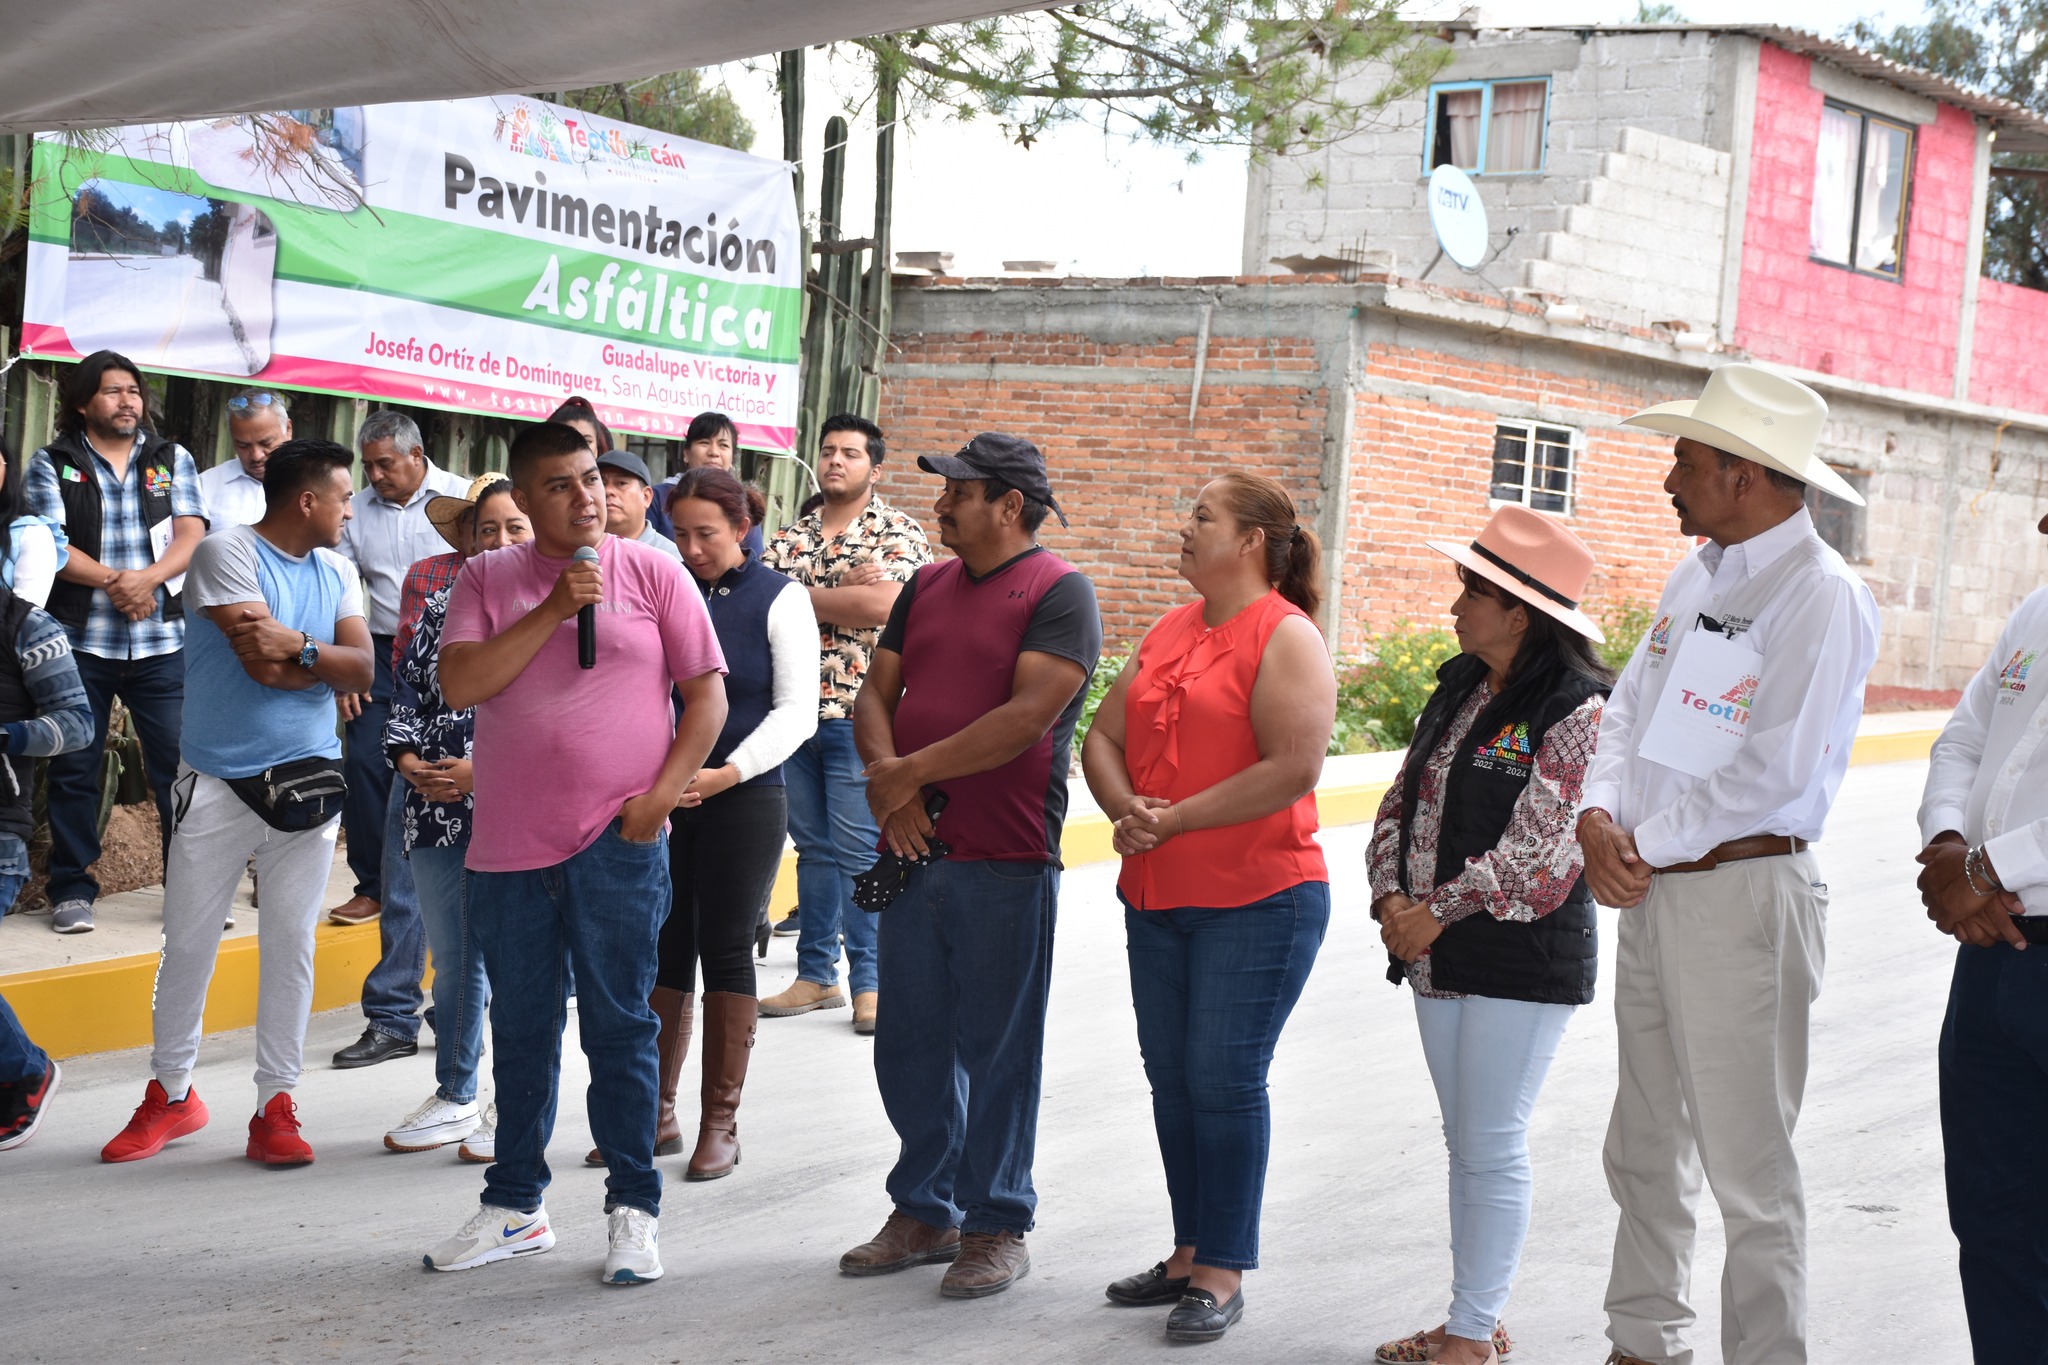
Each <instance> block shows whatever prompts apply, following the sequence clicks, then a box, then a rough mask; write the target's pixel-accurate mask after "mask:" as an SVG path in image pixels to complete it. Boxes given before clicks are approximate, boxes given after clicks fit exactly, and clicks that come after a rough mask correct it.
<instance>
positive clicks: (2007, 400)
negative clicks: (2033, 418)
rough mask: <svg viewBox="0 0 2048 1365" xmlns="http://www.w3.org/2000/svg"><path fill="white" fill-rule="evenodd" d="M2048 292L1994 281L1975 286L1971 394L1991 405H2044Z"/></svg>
mask: <svg viewBox="0 0 2048 1365" xmlns="http://www.w3.org/2000/svg"><path fill="white" fill-rule="evenodd" d="M2043 357H2048V293H2043V292H2042V291H2041V290H2039V289H2026V288H2022V287H2021V286H2019V285H2016V284H2003V283H2001V282H1999V281H1997V280H1983V281H1980V282H1979V283H1978V286H1977V335H1976V339H1975V341H1974V343H1973V344H1972V346H1971V349H1970V398H1971V401H1973V402H1977V403H1989V404H1991V405H1992V406H1993V407H2000V408H2019V409H2021V410H2023V411H2026V412H2040V411H2041V410H2042V409H2043V408H2048V379H2044V377H2043V370H2042V359H2043Z"/></svg>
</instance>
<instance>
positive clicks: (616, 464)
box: [597, 450, 654, 488]
mask: <svg viewBox="0 0 2048 1365" xmlns="http://www.w3.org/2000/svg"><path fill="white" fill-rule="evenodd" d="M597 467H598V468H599V469H616V470H618V471H619V472H620V473H622V474H631V475H632V476H633V477H634V478H636V479H638V480H640V482H642V483H644V484H646V485H647V486H648V487H649V488H652V487H654V479H653V477H652V476H651V475H649V474H648V472H647V461H645V460H643V459H641V458H640V457H639V456H638V455H635V454H634V453H633V452H632V451H630V450H607V451H606V452H605V453H604V454H602V455H600V456H598V457H597Z"/></svg>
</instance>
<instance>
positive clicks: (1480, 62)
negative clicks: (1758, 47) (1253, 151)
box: [1243, 30, 1729, 320]
mask: <svg viewBox="0 0 2048 1365" xmlns="http://www.w3.org/2000/svg"><path fill="white" fill-rule="evenodd" d="M1727 41H1729V40H1726V39H1723V38H1722V37H1720V36H1719V35H1716V34H1713V33H1677V32H1665V33H1600V34H1594V35H1592V36H1590V37H1587V38H1584V39H1581V38H1580V37H1579V36H1578V35H1576V34H1566V33H1532V32H1528V31H1524V30H1482V31H1480V32H1478V33H1473V34H1459V35H1458V37H1457V42H1456V44H1455V51H1454V56H1453V59H1452V61H1451V64H1450V65H1449V66H1448V67H1447V68H1446V69H1445V70H1444V71H1443V73H1442V74H1441V75H1440V76H1439V77H1438V80H1440V81H1458V80H1476V79H1493V78H1498V77H1515V76H1530V77H1535V76H1548V77H1549V78H1550V104H1549V111H1548V118H1547V124H1546V127H1545V133H1544V136H1545V160H1544V170H1543V172H1542V173H1541V174H1534V175H1509V176H1480V177H1478V184H1479V193H1480V198H1481V199H1482V200H1483V201H1484V202H1485V204H1486V208H1487V214H1488V221H1489V224H1490V226H1491V228H1492V231H1493V239H1494V244H1495V245H1496V246H1500V245H1501V244H1502V243H1503V242H1506V243H1507V244H1506V246H1505V249H1504V250H1503V251H1502V253H1501V256H1500V258H1499V262H1498V265H1497V266H1496V267H1492V268H1489V269H1487V270H1486V272H1485V274H1486V276H1487V277H1488V278H1489V279H1492V280H1494V281H1496V282H1497V283H1500V284H1513V283H1518V282H1520V267H1521V266H1522V265H1523V264H1524V263H1525V262H1528V261H1532V260H1536V259H1539V258H1540V257H1541V251H1540V249H1539V247H1538V241H1539V239H1540V238H1541V237H1542V236H1543V235H1544V234H1545V233H1549V232H1554V231H1556V230H1558V229H1560V228H1562V227H1563V226H1564V216H1565V211H1566V210H1567V209H1569V208H1571V207H1572V206H1574V205H1577V204H1580V203H1583V202H1584V200H1585V194H1586V187H1587V185H1588V184H1589V183H1590V182H1592V181H1593V180H1594V179H1595V178H1596V177H1597V176H1598V175H1599V174H1600V170H1601V162H1602V160H1603V158H1605V157H1607V156H1608V155H1610V154H1612V153H1613V152H1615V150H1616V149H1617V147H1618V146H1619V145H1620V140H1621V137H1622V134H1623V130H1624V129H1629V128H1634V129H1640V130H1643V131H1646V132H1650V133H1654V134H1657V135H1660V136H1662V137H1666V138H1672V139H1677V140H1679V141H1683V142H1688V143H1693V144H1698V145H1703V146H1712V147H1714V148H1717V149H1719V150H1721V151H1726V150H1727V140H1726V133H1725V129H1724V127H1723V125H1725V124H1726V119H1725V117H1722V118H1721V119H1719V120H1718V122H1717V119H1716V112H1717V109H1720V108H1721V106H1723V105H1725V104H1726V102H1727V99H1728V95H1727V92H1726V89H1725V87H1726V86H1727V85H1728V83H1729V80H1728V74H1727V72H1726V70H1725V67H1726V63H1720V62H1717V61H1716V55H1715V54H1716V49H1717V46H1720V45H1725V44H1726V42H1727ZM1383 81H1384V72H1383V71H1382V70H1380V69H1378V68H1370V67H1368V68H1361V69H1360V70H1359V71H1358V72H1357V73H1355V74H1354V75H1352V76H1350V77H1348V78H1347V79H1346V80H1345V82H1343V83H1342V85H1341V86H1340V97H1342V98H1346V99H1350V100H1353V101H1359V100H1363V99H1364V98H1366V97H1367V96H1369V95H1370V94H1371V93H1372V92H1373V91H1374V90H1376V89H1378V88H1379V86H1380V85H1381V84H1382V83H1383ZM1428 109H1429V101H1428V97H1427V95H1426V94H1419V95H1415V96H1413V97H1411V98H1409V99H1405V100H1400V101H1396V102H1395V103H1393V104H1391V105H1389V106H1388V107H1387V108H1386V109H1385V110H1384V111H1383V112H1382V113H1381V114H1380V115H1379V116H1378V117H1377V118H1376V119H1375V120H1374V121H1373V122H1372V123H1371V124H1370V125H1369V126H1368V127H1365V128H1363V129H1361V130H1359V131H1358V132H1357V133H1354V134H1353V135H1352V136H1351V137H1349V138H1347V139H1345V140H1344V141H1342V142H1339V143H1337V144H1334V145H1333V146H1331V147H1328V148H1325V149H1323V150H1321V151H1318V152H1314V153H1309V154H1305V155H1302V156H1297V157H1290V158H1287V159H1285V160H1281V161H1278V162H1275V163H1272V164H1270V165H1268V166H1265V167H1263V168H1260V169H1258V170H1257V171H1256V172H1255V174H1254V175H1253V177H1252V187H1251V200H1252V201H1251V202H1250V203H1249V204H1248V205H1247V209H1246V217H1245V249H1244V261H1243V269H1244V272H1245V273H1246V274H1248V275H1250V274H1261V275H1262V274H1265V273H1267V272H1268V271H1270V270H1272V269H1273V268H1274V267H1273V266H1272V265H1271V264H1270V261H1271V260H1272V258H1274V257H1278V256H1289V255H1294V254H1297V253H1298V254H1304V255H1310V256H1313V255H1319V254H1321V255H1335V254H1336V253H1337V252H1338V251H1339V250H1341V249H1345V248H1349V247H1355V246H1357V245H1359V243H1360V242H1361V241H1362V242H1363V244H1364V247H1365V249H1366V250H1368V251H1392V252H1393V253H1394V254H1395V257H1396V264H1397V268H1398V271H1399V273H1401V274H1403V275H1408V276H1415V275H1419V274H1420V273H1421V272H1422V270H1423V268H1424V267H1426V266H1427V265H1428V264H1429V262H1430V258H1431V257H1432V256H1434V255H1435V254H1436V240H1435V238H1434V237H1433V236H1432V235H1431V233H1430V228H1429V215H1428V208H1427V204H1426V195H1425V190H1426V185H1427V180H1428V167H1427V166H1426V165H1425V164H1424V157H1425V154H1426V151H1427V147H1428V129H1427V128H1426V126H1425V124H1426V123H1427V120H1428ZM1723 112H1725V111H1723ZM1509 227H1519V228H1520V229H1521V231H1520V232H1519V233H1518V234H1516V236H1515V238H1514V239H1513V240H1512V241H1508V240H1507V238H1506V230H1507V229H1508V228H1509ZM1431 278H1433V279H1438V278H1440V279H1442V280H1444V281H1455V280H1456V279H1457V271H1456V269H1455V267H1452V266H1450V265H1448V264H1446V265H1440V266H1439V267H1438V268H1437V274H1436V275H1434V276H1432V277H1431ZM1710 320H1711V319H1710Z"/></svg>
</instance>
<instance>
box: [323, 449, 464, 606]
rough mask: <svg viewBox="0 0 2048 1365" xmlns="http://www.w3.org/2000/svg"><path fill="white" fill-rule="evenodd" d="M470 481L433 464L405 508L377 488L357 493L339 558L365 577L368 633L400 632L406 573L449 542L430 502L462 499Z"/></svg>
mask: <svg viewBox="0 0 2048 1365" xmlns="http://www.w3.org/2000/svg"><path fill="white" fill-rule="evenodd" d="M469 482H470V481H469V480H468V479H465V478H463V477H462V476H461V475H460V474H451V473H449V472H448V471H447V470H445V469H439V468H436V467H435V465H434V462H433V461H432V460H429V461H427V473H426V477H425V478H423V479H421V480H420V486H419V487H418V488H416V489H414V490H413V495H412V496H411V497H410V498H407V499H406V500H405V501H404V502H403V503H396V502H387V501H385V500H384V499H383V498H382V497H380V496H379V495H378V493H377V490H376V489H374V488H359V489H357V490H356V494H355V497H353V498H352V499H350V500H349V509H350V511H352V512H353V513H354V515H353V516H352V517H350V518H349V522H348V524H347V525H346V526H344V527H343V528H342V532H341V553H342V555H343V556H344V557H345V558H346V559H347V560H348V561H349V562H350V563H351V564H353V565H355V566H356V572H357V573H358V574H360V575H361V576H362V580H363V592H364V593H365V595H366V596H367V599H368V601H367V603H366V605H367V606H368V607H369V609H370V634H372V635H396V634H397V633H398V598H399V594H400V592H401V591H402V590H403V589H404V587H405V571H406V570H407V569H410V568H411V567H412V566H413V565H414V564H415V563H417V562H418V561H420V560H422V559H425V558H426V557H427V556H429V555H442V554H446V553H448V542H447V541H445V540H443V539H442V538H441V533H440V532H439V531H436V530H435V529H434V524H433V523H432V522H430V521H428V520H427V499H428V498H431V497H434V496H435V495H437V494H442V493H445V494H447V495H448V496H450V497H456V498H459V497H462V496H464V495H466V494H467V493H468V492H469Z"/></svg>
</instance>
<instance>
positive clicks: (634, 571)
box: [425, 422, 726, 1284]
mask: <svg viewBox="0 0 2048 1365" xmlns="http://www.w3.org/2000/svg"><path fill="white" fill-rule="evenodd" d="M509 466H510V474H511V478H512V484H513V497H514V500H515V501H516V502H517V503H518V504H519V507H520V509H521V510H522V511H524V512H525V513H526V515H527V517H528V518H529V519H530V520H531V522H532V523H533V534H534V538H533V539H532V540H531V541H529V542H528V543H526V544H524V545H514V546H508V547H507V548H505V549H502V550H496V551H493V552H491V553H490V554H487V555H480V556H478V557H476V558H474V559H471V560H469V561H468V562H467V563H465V564H464V566H463V569H462V574H461V577H459V578H458V579H457V580H456V583H455V587H454V590H453V593H452V595H451V597H450V599H449V604H448V620H447V626H446V628H445V630H444V632H443V634H442V637H441V639H442V643H441V663H440V670H441V691H442V695H443V696H444V697H445V698H446V699H447V702H448V704H449V705H450V706H451V707H455V708H461V707H467V706H474V707H475V708H476V738H475V744H474V749H473V757H472V763H473V771H474V773H475V778H476V812H475V820H476V824H475V829H474V832H473V834H472V836H471V840H470V846H469V857H468V867H469V870H470V872H471V874H472V875H471V880H470V902H469V904H470V911H469V916H470V918H469V922H470V929H471V932H472V933H474V934H475V936H476V942H477V945H478V947H479V949H480V950H481V951H482V953H483V958H484V967H485V971H486V972H487V974H488V975H489V977H490V981H491V988H492V998H491V1040H492V1046H493V1051H494V1054H495V1056H494V1061H493V1068H492V1076H493V1079H494V1081H495V1083H496V1088H497V1100H498V1145H497V1161H496V1163H495V1164H494V1165H492V1166H491V1167H490V1169H489V1170H487V1171H486V1172H485V1173H484V1192H483V1205H482V1207H481V1208H480V1209H479V1210H478V1211H477V1213H476V1214H475V1216H473V1217H472V1218H471V1219H470V1220H469V1221H468V1223H467V1224H465V1225H464V1227H463V1228H462V1229H461V1231H459V1232H458V1233H456V1235H455V1236H453V1237H451V1238H449V1239H448V1240H447V1241H444V1242H442V1243H441V1244H440V1245H438V1246H436V1247H435V1248H434V1249H433V1250H432V1251H431V1252H429V1253H428V1255H427V1256H426V1258H425V1259H426V1264H427V1265H428V1266H429V1267H431V1268H433V1269H435V1270H469V1269H472V1268H474V1267H476V1266H480V1265H485V1264H488V1263H489V1262H492V1261H497V1260H504V1259H508V1258H510V1257H514V1256H520V1255H526V1254H531V1253H535V1252H541V1251H546V1250H547V1249H548V1248H549V1247H551V1246H553V1245H554V1240H555V1239H554V1233H553V1231H552V1229H551V1228H550V1226H549V1223H548V1216H547V1211H546V1209H545V1208H544V1207H543V1205H542V1203H541V1196H542V1193H543V1191H544V1190H545V1189H546V1188H547V1184H548V1178H549V1175H548V1166H547V1160H546V1148H547V1142H548V1138H549V1136H550V1134H551V1133H552V1131H553V1128H554V1119H555V1100H556V1089H557V1074H558V1072H559V1069H560V1062H561V1036H562V1029H563V1026H564V1024H565V1022H566V1014H565V1012H566V1008H567V990H566V984H567V983H566V980H565V977H564V959H565V956H566V959H567V965H568V967H569V968H571V969H573V970H574V972H575V980H576V1000H577V1011H578V1015H579V1019H578V1024H579V1026H580V1032H581V1035H582V1040H583V1051H584V1055H585V1056H586V1057H587V1058H588V1059H589V1061H590V1096H589V1110H590V1127H591V1136H592V1137H593V1138H594V1139H595V1140H596V1143H597V1147H598V1150H599V1151H601V1152H602V1153H603V1154H604V1158H605V1164H606V1165H607V1166H608V1167H609V1168H610V1174H609V1175H608V1176H607V1178H606V1180H605V1186H606V1196H605V1212H606V1214H607V1216H608V1220H609V1232H610V1244H611V1250H610V1254H609V1255H608V1256H607V1257H606V1259H605V1267H604V1275H603V1279H604V1282H605V1283H607V1284H638V1283H643V1282H645V1281H648V1280H654V1279H659V1278H660V1277H661V1273H662V1268H661V1259H660V1255H659V1253H658V1250H657V1246H656V1220H657V1219H658V1218H659V1216H660V1213H661V1176H660V1175H659V1174H658V1173H657V1172H656V1171H655V1170H654V1164H653V1163H654V1117H655V1097H656V1084H657V1075H656V1073H657V1069H658V1068H657V1063H656V1049H655V1037H656V1032H657V1029H658V1024H657V1021H656V1019H655V1016H654V1011H653V1010H652V1009H651V1008H649V1006H648V1003H647V1000H648V994H649V992H650V991H651V989H652V988H653V985H654V968H655V963H656V961H657V959H658V956H659V955H658V952H657V950H656V937H657V935H658V934H659V932H660V929H661V922H662V919H663V917H664V916H665V915H666V914H667V913H668V908H669V876H668V850H667V847H666V839H665V837H664V828H665V825H666V822H667V820H668V814H669V812H670V811H671V810H673V809H674V808H675V807H676V806H677V805H679V804H684V803H685V798H686V789H687V788H688V786H689V784H690V781H691V780H692V779H693V778H694V777H695V775H696V773H697V770H698V769H699V768H700V767H702V766H703V763H704V759H705V757H706V755H708V754H709V753H710V751H711V745H712V742H713V741H714V740H715V739H716V738H717V736H718V732H719V729H720V727H721V726H722V725H723V724H724V723H725V712H726V706H725V685H724V680H723V676H722V675H723V674H724V672H725V660H724V657H723V655H721V654H720V652H719V648H718V638H717V636H716V635H715V634H714V633H713V631H712V627H711V618H710V615H709V613H708V612H706V610H705V608H704V603H703V599H702V598H701V597H700V596H699V595H698V593H697V592H696V591H695V589H694V588H692V587H691V586H690V585H689V584H688V583H686V582H685V581H684V576H683V575H682V574H679V573H677V572H676V566H675V563H674V561H673V560H671V559H669V558H667V557H666V556H664V555H663V554H661V552H660V551H658V550H655V549H653V548H651V547H649V546H645V545H640V544H637V543H635V542H632V541H626V540H620V539H619V538H618V537H616V536H610V535H607V534H606V532H605V499H604V483H603V480H602V477H601V476H600V474H599V472H598V468H597V457H596V456H595V455H594V454H592V452H591V450H590V447H589V445H588V444H587V443H586V442H585V441H584V438H583V436H582V434H581V433H580V432H578V431H577V430H576V429H575V428H573V427H569V426H564V425H561V424H559V423H552V422H546V423H541V424H539V425H537V426H533V427H529V428H528V429H527V430H525V431H524V432H522V433H520V435H519V438H518V439H517V440H515V441H514V442H513V443H512V451H511V457H510V462H509ZM583 613H588V615H587V616H585V617H584V622H585V623H587V624H579V622H578V617H579V615H581V614H583ZM585 631H588V632H590V633H593V634H594V635H595V650H594V656H593V657H591V658H590V661H589V662H587V663H585V662H582V661H579V658H578V653H579V651H578V637H579V634H582V633H584V632H585ZM671 686H673V687H674V688H676V689H677V690H678V691H679V692H680V694H681V697H682V701H683V715H682V719H681V721H680V723H677V722H674V721H673V720H672V715H673V713H672V711H671V709H670V696H669V693H670V688H671Z"/></svg>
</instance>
